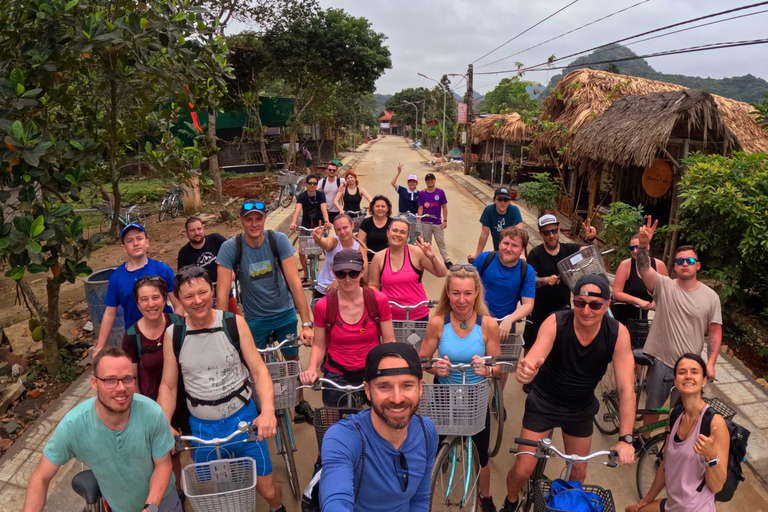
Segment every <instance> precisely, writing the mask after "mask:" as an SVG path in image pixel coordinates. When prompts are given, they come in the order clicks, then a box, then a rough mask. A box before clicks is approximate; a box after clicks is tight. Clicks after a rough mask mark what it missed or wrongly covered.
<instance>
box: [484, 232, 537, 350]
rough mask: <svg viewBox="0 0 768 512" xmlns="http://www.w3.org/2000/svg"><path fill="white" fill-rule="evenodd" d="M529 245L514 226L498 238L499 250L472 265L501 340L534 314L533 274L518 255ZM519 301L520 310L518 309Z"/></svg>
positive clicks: (485, 254) (526, 233)
mask: <svg viewBox="0 0 768 512" xmlns="http://www.w3.org/2000/svg"><path fill="white" fill-rule="evenodd" d="M527 246H528V232H527V231H525V229H522V228H520V227H517V226H512V227H509V228H506V229H505V230H504V231H502V232H501V235H500V236H499V250H498V252H497V251H491V252H483V253H480V254H479V255H478V256H477V258H475V261H474V263H473V265H474V266H475V267H476V268H477V270H478V272H480V280H481V281H482V282H483V287H484V288H485V303H486V304H487V305H488V310H489V311H490V313H491V316H493V317H494V318H503V317H506V318H504V321H502V322H501V323H500V324H499V331H500V336H501V340H502V341H504V340H505V339H507V336H509V333H510V332H513V331H514V326H515V322H518V321H520V320H522V319H524V318H525V317H527V316H528V315H529V314H530V313H531V311H533V303H534V297H535V296H536V274H535V272H533V270H532V269H531V268H530V267H529V266H528V264H527V263H526V262H525V260H523V259H521V258H520V256H521V255H522V254H523V251H524V250H525V247H527ZM518 302H519V303H520V307H518V306H517V304H518Z"/></svg>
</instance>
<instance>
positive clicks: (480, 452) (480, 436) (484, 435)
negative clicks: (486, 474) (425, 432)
mask: <svg viewBox="0 0 768 512" xmlns="http://www.w3.org/2000/svg"><path fill="white" fill-rule="evenodd" d="M445 437H446V436H440V441H439V442H440V443H442V442H443V441H444V440H445ZM472 442H473V443H474V444H475V448H477V458H478V460H479V461H480V467H481V468H484V467H485V466H487V465H488V461H489V460H490V457H489V456H488V446H489V445H490V444H491V411H490V409H489V410H488V411H487V412H486V413H485V428H484V429H483V430H481V431H480V432H478V433H477V434H475V435H474V436H472Z"/></svg>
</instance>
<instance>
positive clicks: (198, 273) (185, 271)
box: [176, 265, 207, 277]
mask: <svg viewBox="0 0 768 512" xmlns="http://www.w3.org/2000/svg"><path fill="white" fill-rule="evenodd" d="M206 272H207V271H206V270H205V269H204V268H203V267H198V266H197V265H189V266H186V267H184V268H182V269H181V270H179V271H178V272H176V276H178V277H202V276H204V275H205V273H206Z"/></svg>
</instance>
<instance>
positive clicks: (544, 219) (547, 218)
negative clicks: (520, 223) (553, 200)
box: [539, 214, 560, 228]
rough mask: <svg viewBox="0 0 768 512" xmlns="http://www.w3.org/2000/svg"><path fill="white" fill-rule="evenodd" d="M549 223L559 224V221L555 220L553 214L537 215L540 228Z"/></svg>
mask: <svg viewBox="0 0 768 512" xmlns="http://www.w3.org/2000/svg"><path fill="white" fill-rule="evenodd" d="M550 224H560V223H559V222H558V221H557V217H555V216H554V215H549V214H547V215H542V216H541V217H539V227H540V228H543V227H544V226H548V225H550Z"/></svg>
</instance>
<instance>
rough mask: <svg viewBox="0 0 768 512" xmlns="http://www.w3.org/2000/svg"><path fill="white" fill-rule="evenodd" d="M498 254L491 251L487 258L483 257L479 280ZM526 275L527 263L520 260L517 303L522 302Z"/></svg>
mask: <svg viewBox="0 0 768 512" xmlns="http://www.w3.org/2000/svg"><path fill="white" fill-rule="evenodd" d="M498 254H499V251H491V252H489V253H488V256H486V257H485V261H484V262H483V266H482V267H481V268H480V279H482V278H483V273H484V272H485V269H487V268H488V266H489V265H490V264H491V263H493V259H494V258H495V257H496V256H497V255H498ZM527 275H528V263H527V262H526V261H525V260H520V288H519V289H518V290H517V302H520V301H521V300H523V285H524V284H525V277H526V276H527Z"/></svg>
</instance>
